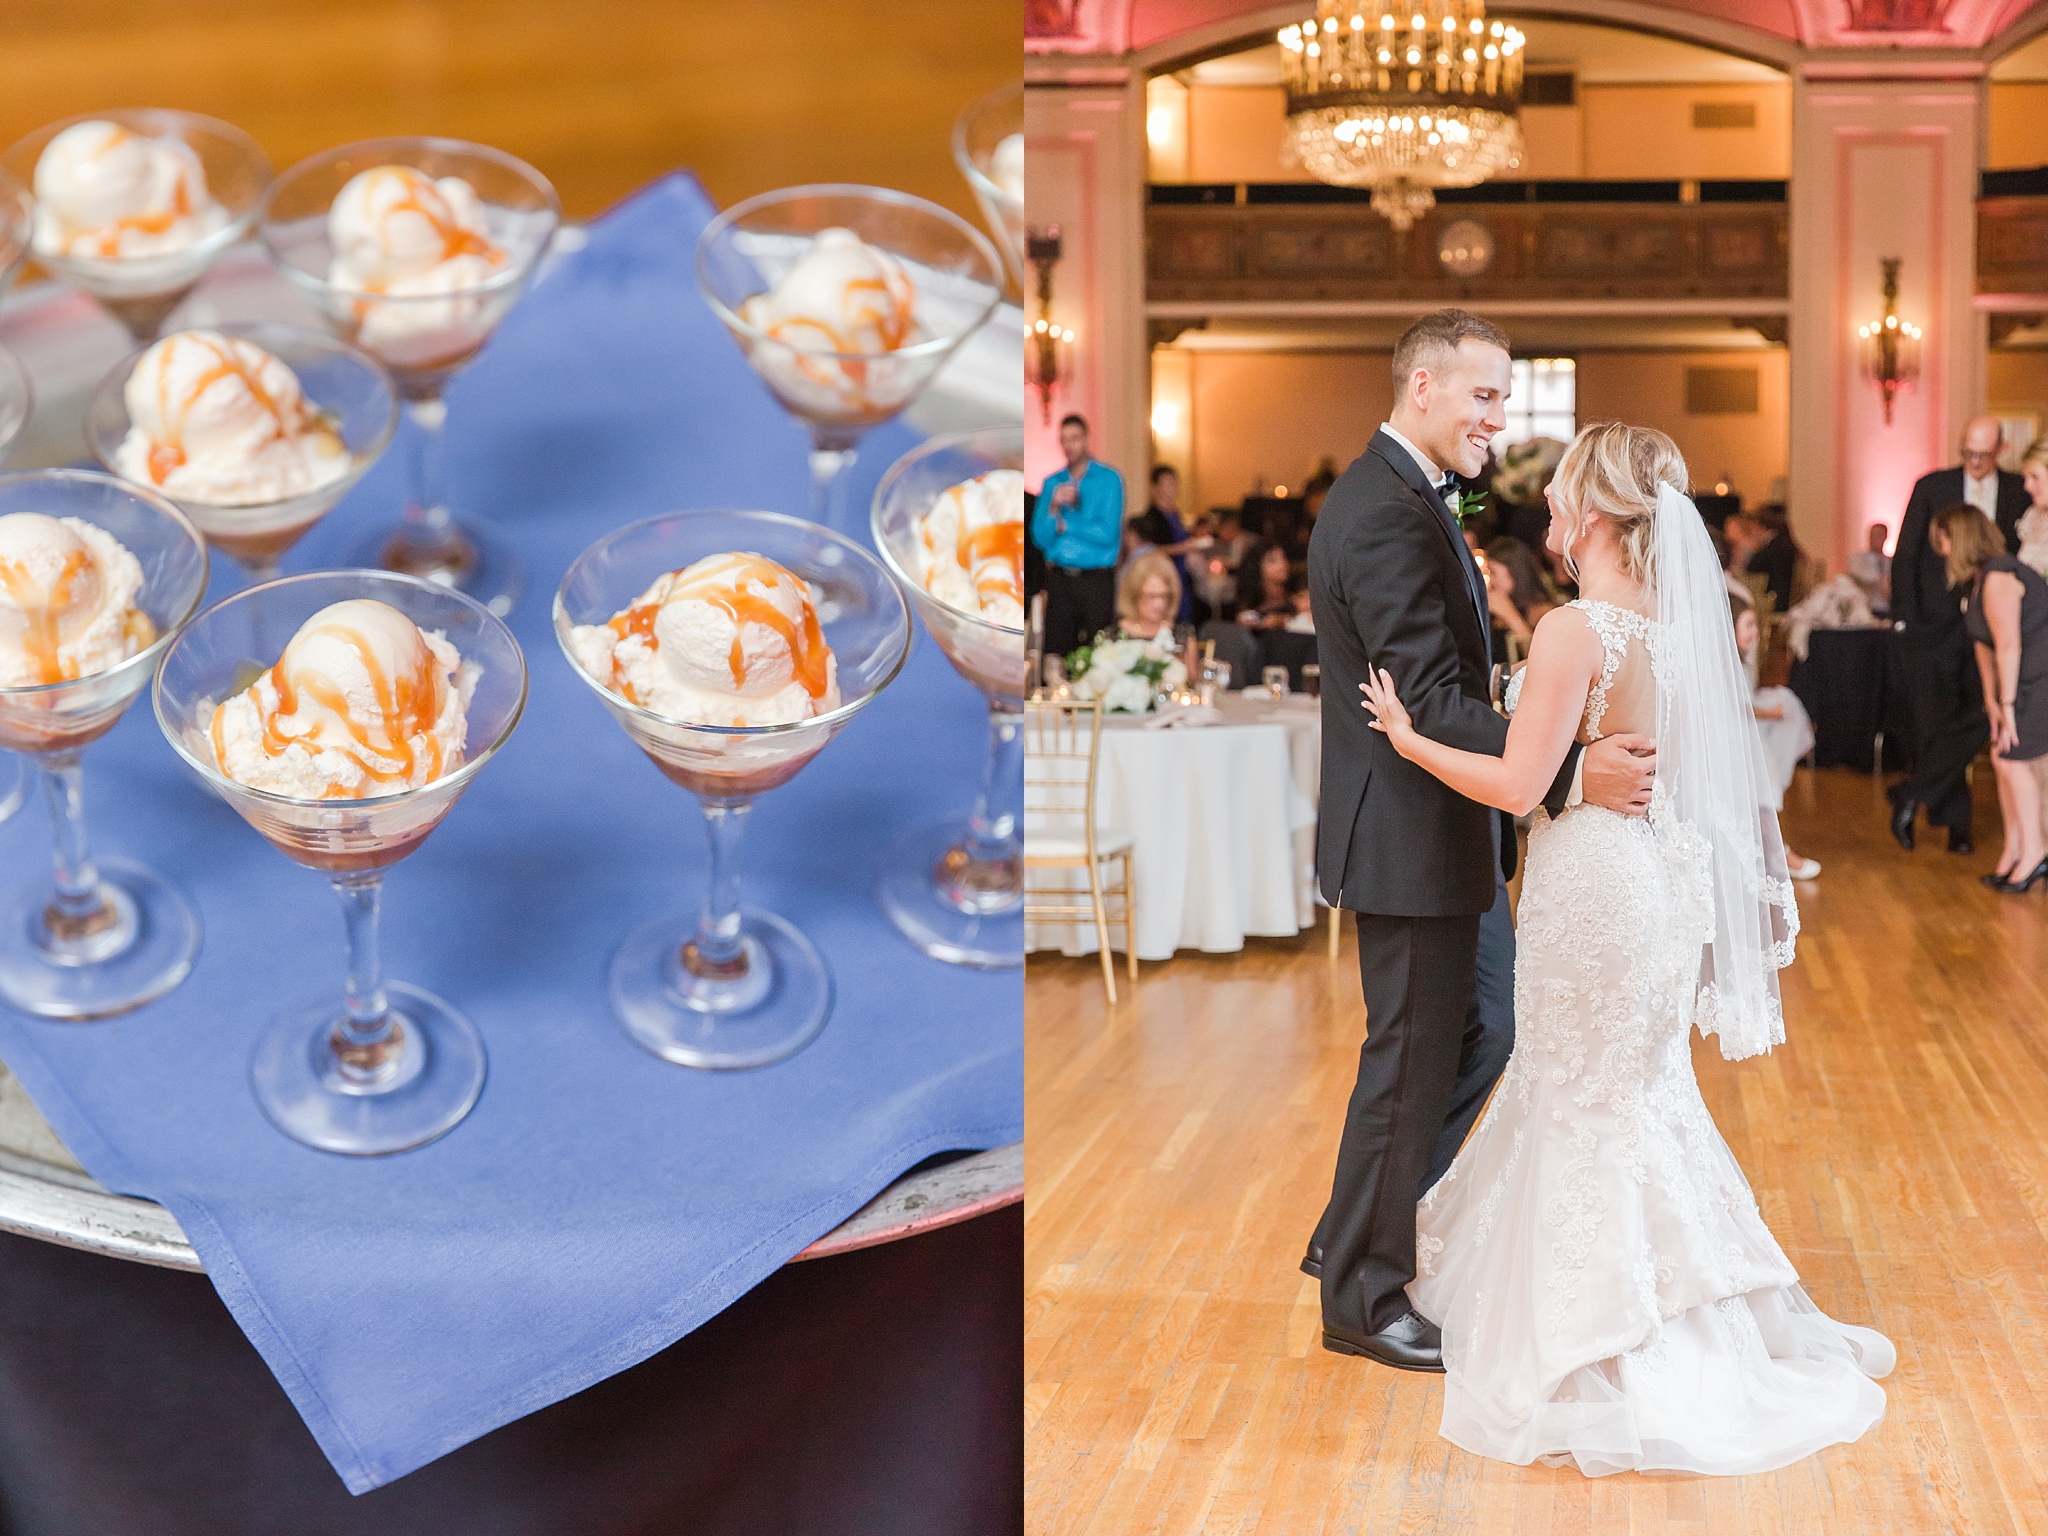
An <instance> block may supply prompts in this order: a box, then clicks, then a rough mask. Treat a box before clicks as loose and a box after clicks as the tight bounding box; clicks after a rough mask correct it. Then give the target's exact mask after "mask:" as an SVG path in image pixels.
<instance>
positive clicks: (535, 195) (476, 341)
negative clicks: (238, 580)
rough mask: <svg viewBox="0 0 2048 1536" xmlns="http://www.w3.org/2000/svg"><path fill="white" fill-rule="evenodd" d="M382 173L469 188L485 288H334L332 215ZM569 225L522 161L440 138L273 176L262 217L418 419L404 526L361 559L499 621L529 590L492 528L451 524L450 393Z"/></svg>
mask: <svg viewBox="0 0 2048 1536" xmlns="http://www.w3.org/2000/svg"><path fill="white" fill-rule="evenodd" d="M384 165H398V166H407V167H410V168H411V169H413V170H416V171H420V172H422V173H424V174H425V175H427V176H431V177H434V178H436V179H440V178H444V177H449V176H456V177H460V178H461V179H462V180H463V181H465V182H467V183H468V184H469V185H470V187H471V188H472V189H473V190H474V191H475V193H476V195H477V197H478V199H479V200H480V201H481V202H482V204H483V209H484V216H485V220H486V223H487V225H488V227H489V231H490V238H491V240H492V241H493V242H494V243H495V244H496V245H497V246H498V247H499V248H500V249H501V250H503V252H504V254H505V260H504V262H503V264H502V265H500V266H499V267H498V268H497V269H496V270H495V271H494V272H493V273H492V274H491V276H490V277H489V278H488V279H486V280H485V281H483V282H481V283H478V284H476V285H474V286H472V287H467V288H457V289H453V290H450V291H447V292H442V293H427V294H396V293H368V292H357V291H356V290H354V289H351V288H347V287H343V286H337V285H336V284H335V283H334V282H332V281H330V279H329V273H330V271H331V268H332V264H333V260H334V244H333V242H332V240H331V239H330V238H329V235H328V227H327V214H328V209H329V208H331V207H332V206H333V203H334V199H335V196H336V194H338V193H339V192H340V191H341V189H342V188H343V187H344V186H346V185H347V184H348V183H349V182H350V181H351V180H352V179H354V177H355V176H356V175H358V174H359V173H360V172H363V171H367V170H371V169H373V168H375V167H377V166H384ZM561 216H562V208H561V204H560V202H559V201H558V200H557V199H556V197H555V189H554V188H553V187H552V186H550V185H549V184H548V180H547V178H546V177H545V176H543V175H541V173H540V172H539V171H536V170H535V169H534V168H533V167H532V166H530V165H528V164H526V162H525V161H523V160H516V159H514V158H513V157H512V156H510V155H508V154H506V153H504V152H503V151H502V150H496V149H490V148H487V147H486V146H484V145H482V144H468V143H464V142H463V141H461V140H459V139H433V138H393V139H368V140H365V141H363V142H362V143H359V144H344V145H342V146H341V147H340V148H339V149H330V150H327V151H325V152H324V153H322V154H317V155H314V156H313V157H312V158H311V159H309V160H301V161H300V162H299V163H298V164H297V165H295V166H293V167H292V168H291V169H290V170H288V171H286V172H285V173H284V174H283V175H282V176H280V177H278V179H277V183H276V185H275V186H273V187H272V188H271V191H270V196H269V198H268V199H267V200H266V202H265V204H264V209H263V219H262V224H261V232H262V236H263V243H264V245H265V247H266V248H267V249H268V250H269V252H270V256H271V259H272V260H273V261H275V262H276V263H277V265H278V267H279V268H280V269H281V270H282V271H283V272H284V274H285V276H286V277H288V278H290V279H291V280H292V282H293V283H295V284H296V285H297V286H298V288H299V289H300V291H301V292H303V293H304V294H305V295H306V296H307V298H309V299H310V300H311V301H312V302H313V304H314V306H315V307H316V308H317V309H318V310H319V311H320V312H321V313H322V314H323V315H325V316H326V317H327V320H328V323H329V324H331V325H332V326H333V327H334V328H335V330H336V331H338V332H340V333H341V334H342V335H343V336H345V337H347V338H348V339H349V340H350V341H353V342H354V343H355V344H356V345H357V346H359V347H361V348H362V349H363V350H364V351H366V352H369V353H371V354H373V355H374V356H376V357H377V358H378V359H379V360H380V361H381V362H382V363H383V364H384V365H385V367H387V368H389V369H390V370H391V375H392V378H393V379H394V380H395V381H396V383H397V385H398V392H399V394H400V395H401V396H403V397H404V399H405V409H406V415H407V416H408V417H409V418H410V419H411V422H412V426H413V430H412V431H411V432H410V433H408V434H407V437H408V445H407V446H408V450H409V452H408V458H407V469H408V474H407V488H406V498H405V516H404V521H403V523H402V524H401V525H400V526H399V527H398V528H396V529H392V530H389V531H387V532H384V533H380V534H378V535H376V536H375V537H374V538H373V539H371V540H370V541H369V542H368V543H367V544H366V545H365V547H364V548H363V549H362V550H361V551H360V552H359V563H360V564H362V565H366V566H370V565H374V566H381V567H383V568H384V569H386V570H392V571H403V572H407V573H409V574H411V575H414V576H424V577H426V578H427V579H428V580H430V581H437V582H440V583H442V584H443V585H445V586H453V587H459V588H461V590H463V591H464V592H467V593H469V595H470V596H472V597H474V598H476V599H477V600H478V601H479V602H481V603H483V604H484V605H485V606H486V607H487V608H489V609H490V610H491V612H493V613H495V614H498V615H500V616H502V615H504V614H507V613H510V612H511V611H512V605H513V604H514V603H516V602H517V601H518V600H519V595H520V593H521V591H522V590H523V589H524V588H525V585H526V562H525V561H524V560H523V559H522V558H521V557H520V556H519V554H518V553H517V552H516V551H515V550H514V549H513V548H512V546H511V545H510V544H509V543H508V542H507V541H506V539H505V536H504V535H503V534H501V533H499V532H498V531H497V530H496V529H494V528H492V527H490V526H489V525H488V524H485V523H481V522H478V521H477V520H476V519H474V518H467V517H465V518H464V519H462V520H461V521H457V520H456V518H455V517H454V515H453V514H452V513H451V512H450V510H449V507H448V496H447V482H446V477H445V473H444V442H443V437H442V429H443V426H444V424H445V423H446V421H447V419H448V406H447V402H446V401H444V400H443V399H442V392H443V391H444V390H445V389H446V388H447V384H448V381H449V379H451V378H453V377H454V376H455V374H456V373H458V372H459V371H460V370H462V369H463V368H465V367H467V366H468V365H469V364H470V363H471V362H472V361H473V360H474V359H475V357H476V355H477V353H479V352H480V351H482V350H483V347H484V344H485V343H486V342H488V341H489V340H490V339H491V333H492V332H493V331H494V330H496V329H497V326H498V322H499V321H501V320H503V319H504V318H505V315H506V313H507V311H509V310H510V309H511V308H512V305H513V304H514V303H515V302H516V301H517V300H518V298H519V295H520V293H521V292H522V291H523V290H524V289H525V287H526V283H527V279H528V278H529V277H531V276H532V275H533V270H534V267H535V265H536V263H538V262H539V260H540V258H541V257H542V255H544V254H545V253H546V251H547V248H548V243H549V242H550V241H551V240H552V239H553V238H554V234H555V228H556V226H557V225H558V224H559V223H560V222H561Z"/></svg>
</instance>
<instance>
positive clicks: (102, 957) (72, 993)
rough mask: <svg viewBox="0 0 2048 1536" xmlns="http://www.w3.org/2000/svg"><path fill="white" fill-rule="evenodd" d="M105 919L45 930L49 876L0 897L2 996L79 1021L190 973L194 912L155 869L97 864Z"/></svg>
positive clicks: (195, 941) (105, 1015)
mask: <svg viewBox="0 0 2048 1536" xmlns="http://www.w3.org/2000/svg"><path fill="white" fill-rule="evenodd" d="M98 869H99V875H100V885H101V888H102V892H103V894H104V897H105V900H106V903H107V911H108V913H109V918H108V920H107V921H106V922H105V924H104V925H103V926H93V927H90V928H88V929H86V930H84V931H82V932H80V933H78V934H76V935H69V936H66V935H60V934H55V933H53V932H52V931H51V929H50V926H49V923H48V922H47V920H46V917H45V914H46V912H47V911H48V904H49V900H50V888H49V885H48V884H47V877H45V878H44V879H43V880H39V881H38V882H37V883H35V884H33V885H24V886H21V887H19V888H17V889H15V890H12V891H9V892H7V893H6V894H5V895H4V896H0V1003H4V1004H6V1005H7V1006H8V1007H10V1008H15V1009H19V1010H20V1011H21V1012H23V1013H29V1014H34V1015H35V1016H36V1017H37V1018H43V1019H63V1020H65V1021H67V1022H71V1023H84V1022H85V1021H87V1020H90V1019H109V1018H112V1017H113V1016H114V1015H116V1014H121V1013H127V1012H128V1011H130V1010H131V1009H135V1008H140V1007H141V1006H142V1005H143V1004H144V1003H151V1002H155V1001H156V1000H157V999H158V998H160V997H162V996H163V995H164V994H165V993H166V992H168V991H170V990H171V988H173V987H175V986H176V985H177V984H178V983H179V982H181V981H183V980H184V979H185V977H186V976H187V975H189V974H190V973H191V970H192V961H193V959H194V957H196V956H197V955H198V953H199V941H200V927H199V914H198V913H197V912H195V911H193V909H192V904H191V903H190V902H189V901H187V900H186V899H185V897H184V895H183V894H182V893H181V892H180V891H179V890H178V888H177V887H176V886H174V885H172V884H171V883H170V882H169V881H168V880H166V879H164V877H163V876H162V875H159V874H158V873H157V872H156V871H155V870H153V869H147V868H145V867H144V866H142V865H140V864H133V863H130V862H129V861H128V860H126V859H103V860H100V861H99V862H98Z"/></svg>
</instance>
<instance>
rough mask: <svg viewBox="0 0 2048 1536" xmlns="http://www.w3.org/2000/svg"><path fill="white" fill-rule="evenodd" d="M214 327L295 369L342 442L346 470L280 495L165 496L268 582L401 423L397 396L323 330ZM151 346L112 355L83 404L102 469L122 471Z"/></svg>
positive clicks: (311, 402) (365, 357)
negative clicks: (131, 402) (139, 375)
mask: <svg viewBox="0 0 2048 1536" xmlns="http://www.w3.org/2000/svg"><path fill="white" fill-rule="evenodd" d="M212 329H214V330H216V331H218V332H219V333H220V334H221V335H223V336H228V337H232V338H235V339H237V340H241V341H247V342H252V343H254V344H255V345H256V346H259V347H261V348H262V349H263V350H264V351H266V352H268V353H269V354H270V355H271V356H273V357H275V358H276V359H277V360H278V361H279V362H281V363H283V364H284V365H285V366H286V367H287V368H289V369H291V371H292V372H293V373H295V374H297V375H298V378H299V383H300V385H301V386H302V387H303V389H304V391H305V398H306V404H307V407H308V408H309V409H310V410H311V411H312V412H313V413H314V414H315V415H317V416H319V417H321V418H324V422H325V425H326V426H327V427H328V428H329V429H330V430H331V431H333V432H334V434H335V435H336V436H337V437H339V438H340V439H341V441H342V446H343V447H345V448H347V449H348V456H349V466H348V473H346V474H344V475H343V476H342V477H341V478H340V479H338V480H334V481H331V482H329V483H328V484H326V485H323V486H319V487H317V488H315V489H313V490H310V491H305V492H302V493H301V494H299V495H297V496H288V497H286V498H284V499H283V500H281V501H268V502H258V503H254V504H247V503H245V504H242V505H226V504H217V503H213V502H205V501H194V500H193V499H192V498H191V497H189V496H173V497H171V500H172V501H174V502H175V503H176V504H177V507H178V510H179V511H181V512H183V513H184V514H185V515H186V516H187V517H188V518H190V519H191V520H192V523H193V526H195V527H196V528H198V530H199V531H200V532H201V533H203V534H205V535H206V542H207V543H208V544H210V545H212V546H213V547H214V548H215V549H217V550H219V551H220V552H221V553H222V554H224V555H226V556H227V557H228V558H229V559H231V560H233V561H234V562H235V564H237V565H238V566H240V567H241V568H242V571H243V573H244V574H245V575H246V576H247V577H248V578H249V581H250V582H251V583H256V582H264V581H269V580H270V579H271V578H272V577H274V576H276V575H277V566H278V561H280V560H281V559H283V558H284V553H285V551H286V550H288V549H290V548H291V547H292V546H293V545H294V544H296V543H298V541H299V540H300V539H301V538H303V537H304V536H305V534H306V532H307V531H308V530H309V529H311V528H312V526H313V525H314V524H315V523H317V522H319V521H320V519H321V518H323V517H325V516H326V515H327V514H328V512H329V511H331V510H332V509H333V507H334V506H335V504H336V503H337V502H339V501H340V500H341V498H342V497H343V496H346V495H347V494H348V493H349V491H350V490H352V489H354V487H355V483H356V482H357V481H358V480H360V479H362V478H363V476H364V475H366V474H368V473H369V470H370V466H371V465H372V464H375V463H376V462H377V460H378V458H379V457H380V456H381V455H382V454H383V452H384V449H385V448H386V447H387V446H388V445H389V444H390V442H391V434H392V432H393V430H394V429H395V428H396V427H397V425H398V396H397V393H396V391H395V390H394V389H393V387H392V383H391V376H390V375H389V374H387V373H386V372H385V371H384V367H383V365H382V364H381V363H379V362H378V361H377V360H376V359H375V358H373V357H371V356H370V355H369V354H368V353H367V352H364V351H362V350H361V349H360V348H357V347H352V346H350V345H349V344H348V343H347V342H345V341H340V340H337V339H336V338H334V337H332V336H328V335H326V334H324V333H322V332H320V331H313V330H308V329H307V328H306V327H304V326H299V325H281V324H256V325H221V326H215V327H212ZM148 350H149V348H147V347H142V348H138V349H137V350H136V351H134V352H132V353H130V354H129V355H128V356H127V357H125V358H123V359H122V360H121V361H120V362H119V363H117V364H116V365H115V366H114V369H113V371H112V372H111V373H109V374H108V375H107V376H106V378H104V379H102V380H101V381H100V385H99V388H98V389H97V390H95V391H94V393H93V397H92V404H91V405H90V406H89V407H88V408H87V410H86V416H85V435H86V438H87V440H88V441H89V442H90V443H91V444H92V451H93V454H94V456H95V457H97V458H98V459H99V461H100V463H102V464H104V465H105V466H106V468H107V472H108V473H109V474H113V475H119V474H120V473H121V470H120V466H119V465H118V463H117V462H116V458H115V456H116V453H117V452H118V450H119V449H120V446H121V443H122V441H123V439H125V438H126V437H127V436H128V429H129V427H130V426H131V425H132V423H131V422H130V421H129V418H128V400H127V389H128V378H129V375H131V374H132V373H134V372H135V365H136V364H137V363H139V362H141V361H142V355H143V353H145V352H147V351H148ZM150 488H151V489H156V488H155V487H153V486H152V487H150Z"/></svg>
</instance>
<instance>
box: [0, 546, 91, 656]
mask: <svg viewBox="0 0 2048 1536" xmlns="http://www.w3.org/2000/svg"><path fill="white" fill-rule="evenodd" d="M87 564H88V561H87V557H86V553H85V551H84V550H80V549H74V550H72V551H71V552H70V553H69V554H67V555H66V556H65V557H64V567H63V569H62V570H60V571H59V572H58V573H57V580H56V581H55V582H54V583H52V584H51V586H50V587H49V588H48V589H44V588H43V587H41V586H39V585H38V584H37V583H36V581H35V580H34V578H33V577H31V576H30V575H29V573H28V567H27V566H26V565H24V564H21V563H18V562H16V561H13V560H0V591H4V592H5V593H6V594H7V596H8V597H9V599H11V600H12V601H13V603H14V606H15V607H17V608H19V609H20V610H21V612H22V617H23V618H25V619H26V620H27V621H28V633H27V634H26V635H24V636H23V637H22V650H23V653H24V654H25V655H26V656H27V657H28V659H29V662H30V664H31V665H33V666H34V667H35V669H36V683H37V684H38V685H39V686H40V685H44V684H48V683H64V682H69V681H70V680H71V679H72V678H74V677H76V676H78V671H77V669H76V667H73V668H70V669H69V670H67V669H66V667H65V666H64V662H63V658H62V657H61V656H60V655H59V654H58V646H59V644H60V643H61V641H60V637H59V634H58V615H59V614H60V613H62V612H63V610H64V609H65V607H66V606H67V605H69V603H70V602H71V588H72V586H73V585H74V584H75V583H76V582H77V580H78V578H79V576H80V575H81V574H82V573H83V572H84V570H85V568H86V565H87Z"/></svg>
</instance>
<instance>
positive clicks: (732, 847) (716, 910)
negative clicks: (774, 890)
mask: <svg viewBox="0 0 2048 1536" xmlns="http://www.w3.org/2000/svg"><path fill="white" fill-rule="evenodd" d="M702 804H703V807H704V835H705V838H706V840H707V841H708V842H709V843H710V845H711V879H710V882H709V884H708V885H707V886H706V888H705V891H704V910H703V912H701V913H700V914H699V915H698V918H697V936H696V938H694V939H692V940H691V941H690V942H689V943H687V944H685V945H684V946H683V964H684V965H685V966H686V967H687V968H688V969H689V971H690V972H691V974H693V975H696V976H705V977H723V978H732V977H739V976H744V975H745V974H746V973H747V956H746V951H745V949H744V947H743V946H742V944H741V942H740V861H739V849H740V839H741V838H742V837H744V836H745V835H746V831H747V813H748V812H749V811H751V810H752V809H753V808H754V802H753V801H751V800H725V799H718V798H714V797H711V796H705V797H702Z"/></svg>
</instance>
